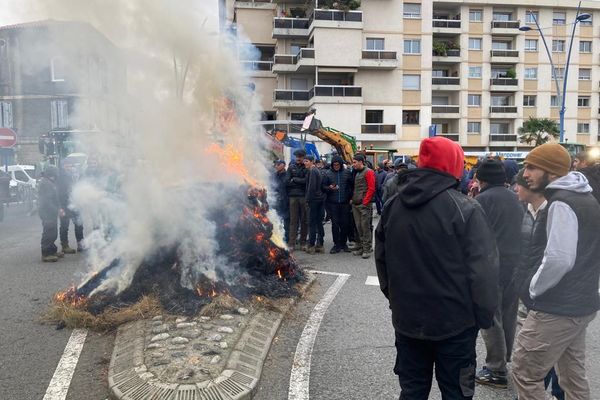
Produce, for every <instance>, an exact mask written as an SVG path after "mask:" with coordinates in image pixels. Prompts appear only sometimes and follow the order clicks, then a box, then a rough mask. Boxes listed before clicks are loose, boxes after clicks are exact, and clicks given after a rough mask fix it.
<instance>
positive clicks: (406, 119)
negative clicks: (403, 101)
mask: <svg viewBox="0 0 600 400" xmlns="http://www.w3.org/2000/svg"><path fill="white" fill-rule="evenodd" d="M402 124H403V125H419V110H406V111H402Z"/></svg>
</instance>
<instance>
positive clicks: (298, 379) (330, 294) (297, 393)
mask: <svg viewBox="0 0 600 400" xmlns="http://www.w3.org/2000/svg"><path fill="white" fill-rule="evenodd" d="M310 272H312V273H315V274H323V275H336V276H337V279H336V280H335V282H333V285H331V287H330V288H329V289H327V292H326V293H325V295H324V296H323V298H322V299H321V301H319V303H318V304H317V305H316V306H315V308H314V309H313V311H312V313H311V314H310V316H309V317H308V321H307V322H306V325H305V326H304V330H303V331H302V335H301V336H300V340H299V341H298V346H297V347H296V354H295V355H294V362H293V364H292V373H291V375H290V389H289V394H288V400H308V399H309V390H308V389H309V381H310V363H311V358H312V351H313V346H314V345H315V339H316V338H317V333H318V332H319V327H320V326H321V321H322V320H323V316H324V315H325V312H326V311H327V308H328V307H329V305H330V304H331V302H332V301H333V299H334V298H335V296H337V294H338V292H339V291H340V289H341V288H342V286H344V283H346V281H347V280H348V278H349V277H350V275H348V274H339V273H335V272H326V271H310Z"/></svg>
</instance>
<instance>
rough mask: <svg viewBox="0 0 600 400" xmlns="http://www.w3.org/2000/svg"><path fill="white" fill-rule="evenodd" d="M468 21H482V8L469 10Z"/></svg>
mask: <svg viewBox="0 0 600 400" xmlns="http://www.w3.org/2000/svg"><path fill="white" fill-rule="evenodd" d="M469 21H470V22H481V21H483V10H473V9H470V10H469Z"/></svg>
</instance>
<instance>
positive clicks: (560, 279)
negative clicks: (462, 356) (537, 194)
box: [513, 143, 600, 400]
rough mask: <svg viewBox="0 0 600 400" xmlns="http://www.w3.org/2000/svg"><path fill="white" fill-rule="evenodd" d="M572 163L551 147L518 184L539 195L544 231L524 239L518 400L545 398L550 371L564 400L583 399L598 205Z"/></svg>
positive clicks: (598, 255)
mask: <svg viewBox="0 0 600 400" xmlns="http://www.w3.org/2000/svg"><path fill="white" fill-rule="evenodd" d="M570 166H571V157H570V156H569V153H568V152H567V151H566V150H565V148H564V147H562V146H561V145H559V144H557V143H546V144H543V145H541V146H538V147H536V148H535V149H533V150H532V151H531V152H530V153H529V154H528V155H527V158H526V159H525V172H524V174H523V177H524V178H525V180H526V181H527V183H528V184H529V187H530V188H531V189H532V190H542V189H545V197H546V199H547V200H548V213H547V218H546V221H545V229H540V230H538V231H536V233H534V236H533V237H532V239H531V245H530V247H531V248H532V249H533V250H532V251H531V253H532V254H531V264H530V265H535V267H534V268H533V269H532V271H531V272H530V273H529V274H528V276H527V277H526V279H525V285H524V289H523V293H522V294H521V297H522V300H523V302H524V303H525V306H527V308H528V309H529V310H530V311H529V313H528V314H527V319H526V320H525V322H524V323H523V328H522V329H521V331H520V332H519V335H518V337H517V340H516V344H515V353H514V355H513V378H514V382H515V387H516V388H517V391H518V394H519V399H521V400H529V399H542V398H544V394H545V393H544V392H545V391H544V377H546V375H547V374H548V372H549V371H550V369H551V368H552V367H553V366H556V372H557V373H558V377H559V383H560V386H561V387H562V389H563V390H564V392H565V397H566V398H567V399H578V400H589V399H591V397H590V388H589V384H588V382H587V378H586V374H585V353H586V348H585V335H586V330H587V326H588V324H589V323H590V322H591V321H592V320H593V319H594V317H595V316H596V312H597V311H598V309H599V308H600V296H599V295H598V280H599V278H600V236H599V235H598V226H600V204H598V202H597V201H596V199H595V198H594V196H592V194H591V192H592V189H591V187H590V185H589V184H588V181H587V179H586V178H585V176H584V175H583V174H581V173H580V172H569V169H570Z"/></svg>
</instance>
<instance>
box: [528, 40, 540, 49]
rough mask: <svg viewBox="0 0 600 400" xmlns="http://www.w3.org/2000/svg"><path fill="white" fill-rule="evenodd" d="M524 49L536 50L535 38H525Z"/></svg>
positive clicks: (536, 42)
mask: <svg viewBox="0 0 600 400" xmlns="http://www.w3.org/2000/svg"><path fill="white" fill-rule="evenodd" d="M525 51H538V41H537V39H525Z"/></svg>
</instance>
